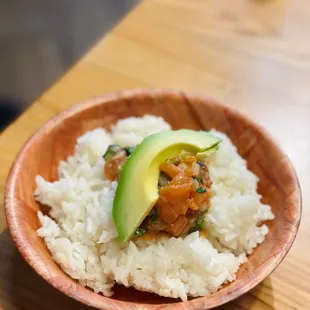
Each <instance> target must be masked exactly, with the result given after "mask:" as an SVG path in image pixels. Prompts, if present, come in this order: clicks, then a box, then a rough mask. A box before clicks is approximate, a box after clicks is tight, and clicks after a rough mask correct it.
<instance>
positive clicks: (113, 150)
mask: <svg viewBox="0 0 310 310" xmlns="http://www.w3.org/2000/svg"><path fill="white" fill-rule="evenodd" d="M121 149H122V148H121V147H120V146H119V145H117V144H111V145H109V147H108V149H107V151H106V152H105V154H104V155H103V159H104V160H109V159H111V158H112V157H113V156H114V155H115V154H116V153H117V152H118V151H120V150H121Z"/></svg>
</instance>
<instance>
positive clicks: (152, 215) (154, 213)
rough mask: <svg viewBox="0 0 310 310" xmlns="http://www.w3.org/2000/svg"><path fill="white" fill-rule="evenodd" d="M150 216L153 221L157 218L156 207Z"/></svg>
mask: <svg viewBox="0 0 310 310" xmlns="http://www.w3.org/2000/svg"><path fill="white" fill-rule="evenodd" d="M150 216H151V220H152V222H154V221H156V220H157V216H158V213H157V209H156V208H153V209H152V211H151V214H150Z"/></svg>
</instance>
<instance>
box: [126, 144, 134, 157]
mask: <svg viewBox="0 0 310 310" xmlns="http://www.w3.org/2000/svg"><path fill="white" fill-rule="evenodd" d="M135 148H136V147H135V146H127V147H124V151H125V152H126V155H127V156H130V155H131V153H132V152H133V151H134V150H135Z"/></svg>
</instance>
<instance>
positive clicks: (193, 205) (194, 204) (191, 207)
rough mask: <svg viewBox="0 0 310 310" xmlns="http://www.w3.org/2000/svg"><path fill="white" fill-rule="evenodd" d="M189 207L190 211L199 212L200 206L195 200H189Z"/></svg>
mask: <svg viewBox="0 0 310 310" xmlns="http://www.w3.org/2000/svg"><path fill="white" fill-rule="evenodd" d="M186 202H187V205H188V207H189V208H190V209H192V210H194V211H196V210H199V206H198V205H197V204H196V202H195V200H194V198H190V199H187V201H186Z"/></svg>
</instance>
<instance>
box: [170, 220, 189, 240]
mask: <svg viewBox="0 0 310 310" xmlns="http://www.w3.org/2000/svg"><path fill="white" fill-rule="evenodd" d="M187 222H188V220H187V218H186V216H185V215H179V216H178V218H177V219H176V221H174V222H173V223H172V224H170V225H169V227H167V228H166V231H167V232H169V233H170V234H171V235H173V236H179V235H181V234H182V232H183V231H184V230H185V228H186V225H187Z"/></svg>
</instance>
